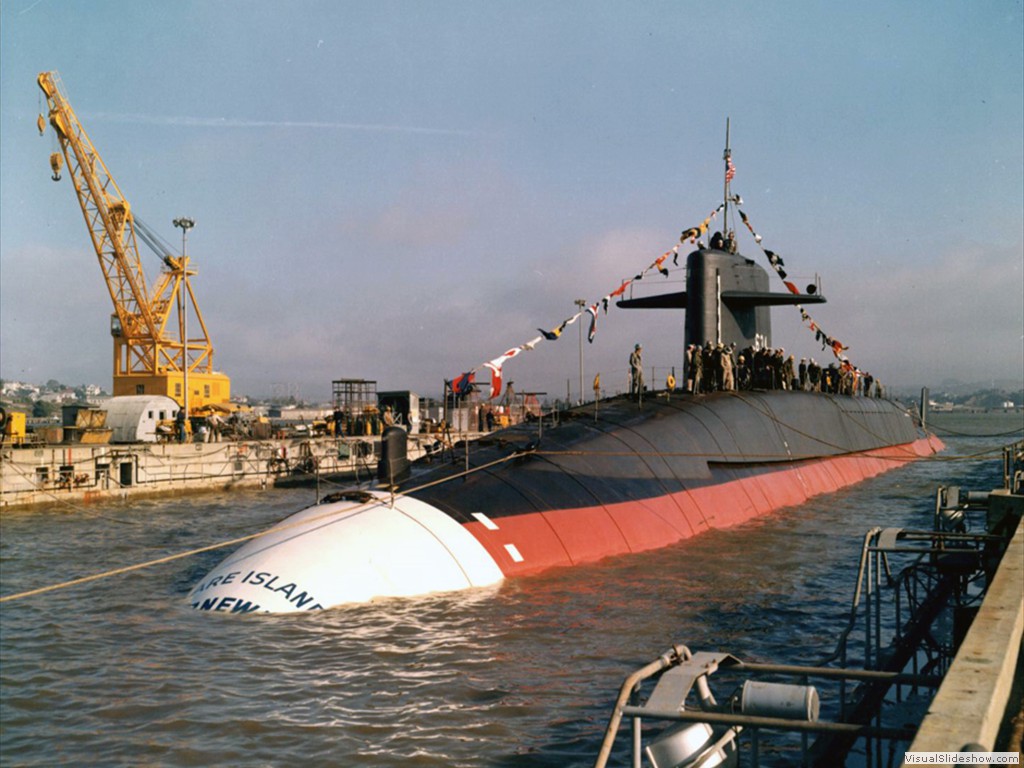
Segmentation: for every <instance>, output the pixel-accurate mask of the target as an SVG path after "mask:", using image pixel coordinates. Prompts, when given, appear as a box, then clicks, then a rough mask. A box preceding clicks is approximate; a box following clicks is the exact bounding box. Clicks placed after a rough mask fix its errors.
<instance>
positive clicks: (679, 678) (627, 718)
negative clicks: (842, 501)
mask: <svg viewBox="0 0 1024 768" xmlns="http://www.w3.org/2000/svg"><path fill="white" fill-rule="evenodd" d="M1003 481H1004V487H1003V488H998V489H995V490H991V491H966V490H964V489H961V488H958V487H955V486H948V487H939V489H938V490H937V493H936V503H935V517H934V528H933V529H932V530H908V529H900V528H873V529H871V530H870V531H868V533H867V534H866V535H865V538H864V544H863V548H862V552H861V557H860V567H859V574H858V577H857V583H856V586H855V590H854V599H853V604H852V607H851V610H850V615H849V623H848V625H847V626H846V627H845V628H844V629H843V630H842V632H841V633H840V636H839V642H838V644H837V646H836V650H835V651H834V652H833V653H832V654H831V655H829V656H828V657H826V658H825V659H822V660H821V661H819V662H817V663H815V664H812V665H804V666H795V665H791V664H776V663H764V662H754V663H752V662H747V661H744V660H742V659H740V658H738V657H736V656H733V655H732V654H731V653H729V652H728V651H722V650H711V651H704V650H695V651H691V650H690V649H689V648H687V647H686V646H685V645H674V646H673V647H672V648H670V649H669V650H668V651H667V652H665V653H663V654H662V655H661V656H659V657H658V658H657V659H654V660H653V661H651V662H650V663H648V664H646V665H645V666H643V667H641V668H639V669H637V670H636V671H634V672H633V673H632V674H630V675H629V676H628V677H627V678H626V679H625V681H624V683H623V685H622V687H621V689H620V691H619V694H618V698H617V700H616V704H615V707H614V709H613V711H612V713H611V718H610V721H609V724H608V728H607V729H606V731H605V735H604V740H603V742H602V744H601V747H600V751H599V752H598V756H597V759H596V761H595V763H594V765H595V768H605V766H607V765H610V764H611V763H610V762H609V761H610V760H611V758H612V753H613V749H614V746H615V743H616V741H617V737H618V735H619V732H620V730H622V729H627V728H628V729H629V730H631V736H632V739H631V745H630V746H631V753H632V762H631V764H632V765H634V766H640V765H641V764H642V763H643V762H644V757H646V760H647V762H648V763H649V764H651V765H654V766H662V765H665V766H668V765H671V766H683V765H685V766H687V768H699V767H700V766H713V765H735V764H736V763H737V760H742V764H743V765H748V766H758V765H761V755H762V754H765V755H772V754H774V755H776V756H777V755H778V754H782V753H785V752H788V753H790V756H791V758H792V760H791V764H793V765H802V766H815V767H816V768H826V767H827V768H831V767H832V766H836V765H845V764H846V760H847V757H848V756H851V757H852V758H853V759H854V760H855V762H854V763H853V764H856V765H862V764H863V765H866V766H869V768H870V767H872V766H891V765H900V764H902V765H903V766H910V765H919V764H922V763H931V764H940V763H941V764H947V765H952V764H963V765H967V764H970V765H989V764H990V763H989V762H987V760H988V759H989V758H985V757H983V756H982V755H978V754H976V753H989V754H990V755H992V758H991V759H992V760H994V761H996V762H992V763H991V764H992V765H995V764H1000V765H1009V764H1018V765H1019V764H1020V762H1021V740H1022V734H1024V654H1022V653H1021V650H1022V649H1021V646H1022V642H1024V519H1022V518H1024V442H1020V443H1017V444H1015V445H1013V446H1009V447H1007V448H1005V449H1004V452H1003ZM982 531H983V532H982ZM716 691H717V693H718V696H719V697H718V698H717V699H716V697H715V693H716ZM826 713H827V715H826ZM627 724H628V726H627ZM812 739H813V741H812ZM909 753H917V754H916V755H913V756H911V755H910V754H909ZM967 753H974V754H973V757H971V758H969V759H966V758H965V759H964V760H962V761H961V760H959V759H958V757H957V755H961V754H967ZM936 757H940V758H941V759H935V758H936Z"/></svg>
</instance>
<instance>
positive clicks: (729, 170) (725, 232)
mask: <svg viewBox="0 0 1024 768" xmlns="http://www.w3.org/2000/svg"><path fill="white" fill-rule="evenodd" d="M722 159H723V160H724V161H725V189H724V190H723V193H722V201H723V206H724V207H723V208H722V237H724V238H728V237H729V182H730V181H732V177H733V175H735V173H736V171H735V169H734V168H733V165H732V150H731V149H730V148H729V118H728V117H727V118H725V152H724V153H723V155H722Z"/></svg>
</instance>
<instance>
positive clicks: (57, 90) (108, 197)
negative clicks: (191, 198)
mask: <svg viewBox="0 0 1024 768" xmlns="http://www.w3.org/2000/svg"><path fill="white" fill-rule="evenodd" d="M37 82H38V83H39V87H40V88H41V89H42V91H43V93H44V94H46V101H47V104H48V106H49V111H50V112H49V122H50V125H51V126H53V130H54V132H55V133H56V135H57V141H58V143H59V145H60V149H61V152H63V157H64V159H65V160H66V161H67V168H68V171H69V172H70V174H71V181H72V182H73V184H74V186H75V192H76V194H77V195H78V202H79V205H80V206H81V208H82V215H83V216H84V217H85V224H86V227H87V228H88V230H89V236H90V237H91V238H92V245H93V248H94V250H95V251H96V256H97V257H98V258H99V262H100V268H101V269H102V270H103V277H104V278H105V279H106V281H107V288H108V289H109V291H110V298H111V299H112V300H113V302H114V313H113V314H112V315H111V318H110V333H111V336H113V339H114V395H141V394H147V395H148V394H158V395H167V396H169V397H173V398H174V399H175V400H177V401H178V403H179V404H181V405H182V406H184V407H186V408H187V409H188V410H189V411H192V410H193V409H196V408H199V407H201V406H204V405H207V404H211V403H227V402H228V401H229V400H230V397H231V381H230V379H229V378H228V377H227V376H225V375H224V374H223V373H218V372H216V371H214V370H213V345H212V344H211V343H210V335H209V333H208V332H207V330H206V323H205V322H203V315H202V313H201V312H200V311H199V305H198V304H197V303H196V297H195V294H194V293H193V292H192V285H191V282H190V280H189V278H190V277H192V276H193V275H195V271H194V270H193V269H191V268H189V258H188V256H187V255H185V252H184V251H185V248H184V242H183V248H182V254H181V255H180V256H178V255H175V254H172V253H171V252H170V250H169V249H166V248H163V249H161V250H162V253H160V254H159V255H160V256H161V257H162V259H163V262H164V268H163V269H162V271H161V273H160V276H159V278H158V279H157V281H156V284H155V285H154V287H153V288H152V290H150V289H148V288H147V283H146V276H145V274H144V273H143V270H142V262H141V260H140V259H139V249H138V245H137V242H136V227H138V229H139V234H140V237H141V239H143V240H144V241H145V242H146V243H149V244H152V245H153V246H154V247H158V244H157V242H156V239H155V235H153V234H152V233H149V232H148V230H147V229H146V227H145V225H143V224H142V222H141V221H136V219H135V216H134V215H133V214H132V210H131V207H130V206H129V205H128V201H127V200H126V199H125V197H124V195H122V194H121V190H120V189H119V188H118V186H117V183H116V182H115V181H114V178H113V177H112V176H111V175H110V172H109V171H108V170H107V167H106V165H105V164H104V163H103V160H102V158H101V157H100V155H99V153H98V152H97V151H96V148H95V147H94V146H93V144H92V141H90V139H89V137H88V135H87V134H86V132H85V129H84V128H82V125H81V123H79V122H78V118H77V117H76V116H75V113H74V111H73V110H72V109H71V105H70V104H69V103H68V100H67V98H66V97H65V95H64V89H63V88H62V87H61V83H60V78H59V77H58V75H57V73H56V72H42V73H40V75H39V77H38V78H37ZM45 128H46V122H45V121H44V120H43V117H42V115H40V116H39V132H40V133H43V131H44V130H45ZM61 165H62V160H61V154H60V153H58V152H54V153H53V154H52V155H51V156H50V167H51V168H52V170H53V180H54V181H58V180H59V179H60V178H61ZM175 225H176V226H181V227H182V229H183V238H182V239H183V241H184V235H185V232H187V227H190V226H191V225H192V222H191V221H189V220H187V219H179V220H176V221H175ZM189 305H191V308H192V314H193V315H194V316H195V318H196V319H197V320H198V331H196V330H195V326H194V325H193V328H192V329H189V328H188V325H189V324H188V315H189ZM172 314H176V321H177V322H176V323H171V324H170V325H171V328H173V327H174V326H175V325H176V326H177V336H176V337H175V336H174V335H172V334H171V332H170V329H169V328H168V325H169V323H170V321H171V319H172Z"/></svg>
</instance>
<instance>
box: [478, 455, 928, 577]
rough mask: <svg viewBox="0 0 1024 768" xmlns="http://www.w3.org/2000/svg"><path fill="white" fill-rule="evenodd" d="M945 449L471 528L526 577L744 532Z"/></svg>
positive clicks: (806, 468)
mask: <svg viewBox="0 0 1024 768" xmlns="http://www.w3.org/2000/svg"><path fill="white" fill-rule="evenodd" d="M942 447H943V445H942V442H941V441H940V440H938V438H935V437H927V438H922V439H920V440H917V441H915V442H913V443H908V444H906V445H897V446H890V447H886V448H879V449H876V450H872V451H868V452H865V453H860V454H848V455H844V456H835V457H829V458H822V459H815V460H810V461H803V462H794V463H792V464H788V465H785V468H782V469H778V470H775V471H771V472H761V473H760V474H752V473H751V472H752V471H751V470H748V469H742V468H740V469H726V468H721V469H720V471H725V472H726V473H727V474H728V475H730V476H731V479H730V480H727V481H726V482H723V483H718V484H716V485H710V486H703V487H700V488H695V489H692V490H687V491H683V492H680V493H675V494H669V495H666V496H661V497H658V498H653V499H644V500H642V501H634V502H626V503H620V504H608V505H599V506H592V507H583V508H579V509H559V510H550V511H547V512H537V513H532V514H526V515H515V516H512V517H502V518H497V519H496V520H495V524H496V525H497V526H498V527H497V529H495V530H492V529H491V528H489V527H486V526H484V525H483V524H482V523H479V522H473V523H468V524H466V526H465V527H466V529H467V530H469V532H470V533H472V534H473V536H474V537H476V539H477V540H479V541H480V543H481V544H483V546H484V547H485V548H486V549H487V551H488V552H489V553H490V554H491V556H492V557H493V558H494V560H495V562H496V563H497V564H498V567H499V568H501V570H502V572H503V573H504V574H505V576H524V575H527V574H531V573H538V572H540V571H543V570H546V569H548V568H553V567H556V566H564V565H576V564H578V563H586V562H593V561H596V560H600V559H601V558H604V557H608V556H611V555H618V554H624V553H627V552H643V551H645V550H649V549H656V548H658V547H664V546H667V545H669V544H672V543H674V542H677V541H680V540H682V539H687V538H690V537H692V536H695V535H697V534H699V533H701V532H703V531H706V530H709V529H712V528H728V527H730V526H733V525H738V524H740V523H743V522H746V521H747V520H750V519H752V518H754V517H759V516H761V515H765V514H768V513H770V512H773V511H775V510H777V509H781V508H782V507H788V506H794V505H797V504H802V503H803V502H805V501H807V499H809V498H811V497H812V496H817V495H819V494H822V493H830V492H833V491H835V490H837V489H839V488H842V487H845V486H847V485H852V484H853V483H857V482H860V481H861V480H865V479H867V478H869V477H874V476H875V475H878V474H881V473H882V472H885V471H887V470H890V469H893V468H895V467H897V466H900V465H901V464H903V463H905V462H907V461H913V460H915V459H917V458H920V457H924V456H929V455H931V454H933V453H935V452H936V451H938V450H941V449H942ZM509 545H511V546H509Z"/></svg>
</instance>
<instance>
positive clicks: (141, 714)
mask: <svg viewBox="0 0 1024 768" xmlns="http://www.w3.org/2000/svg"><path fill="white" fill-rule="evenodd" d="M1021 420H1022V417H1021V415H1020V414H1014V415H1001V414H979V415H974V416H944V417H935V418H934V419H933V426H934V427H935V428H936V429H938V430H939V433H940V435H942V436H943V439H944V440H945V442H946V443H947V446H948V448H947V451H946V452H945V454H944V455H943V456H941V457H940V459H939V460H937V461H924V462H918V463H916V464H913V465H910V466H907V467H905V468H903V469H899V470H896V471H893V472H890V473H887V474H885V475H883V476H881V477H878V478H875V479H873V480H869V481H866V482H864V483H861V484H859V485H857V486H855V487H853V488H850V489H847V490H845V491H842V492H840V493H837V494H834V495H831V496H828V497H822V498H819V499H816V500H813V501H812V502H810V503H807V504H804V505H802V506H800V507H796V508H792V509H788V510H783V511H781V512H779V513H776V514H774V515H772V516H770V517H767V518H763V519H760V520H756V521H753V522H751V523H749V524H747V525H744V526H741V527H738V528H734V529H731V530H727V531H717V532H712V533H710V534H707V535H704V536H701V537H699V538H697V539H695V540H691V541H687V542H683V543H680V544H678V545H676V546H672V547H668V548H665V549H662V550H659V551H656V552H652V553H647V554H644V555H642V556H624V557H619V558H615V559H612V560H608V561H605V562H602V563H599V564H596V565H591V566H585V567H578V568H573V569H561V570H557V571H553V572H550V573H548V574H542V575H540V576H537V577H532V578H526V579H519V580H516V581H512V582H508V583H506V584H504V585H501V586H500V587H497V588H494V589H491V590H484V591H476V592H467V593H459V594H452V595H442V596H434V597H429V598H426V599H419V600H393V601H386V602H382V603H378V604H374V605H368V606H358V607H352V608H341V609H334V610H329V611H323V612H317V613H313V614H302V615H287V616H247V617H240V616H231V615H220V614H210V613H199V612H195V611H193V610H191V609H190V608H188V606H187V605H186V601H185V596H186V594H187V592H188V590H189V588H190V587H191V586H192V585H193V584H194V583H195V582H196V581H197V580H198V579H199V578H200V577H201V576H202V575H203V574H205V573H206V571H208V570H209V569H210V568H211V567H212V566H213V565H215V564H216V563H217V562H218V561H219V560H220V559H221V558H222V557H223V556H224V552H212V553H206V554H202V555H197V556H194V557H191V558H188V559H183V560H176V561H173V562H170V563H165V564H162V565H159V566H154V567H152V568H149V569H146V570H143V571H137V572H133V573H129V574H125V575H121V576H114V577H111V578H108V579H104V580H101V581H95V582H91V583H87V584H83V585H80V586H77V587H72V588H69V589H65V590H61V591H57V592H51V593H47V594H43V595H39V596H37V597H32V598H27V599H24V600H19V601H14V602H7V603H3V604H0V723H2V725H0V762H2V764H3V765H5V766H8V765H10V766H14V765H18V766H22V765H23V766H44V765H45V766H49V765H81V764H102V765H108V766H135V765H160V766H195V765H246V766H281V765H299V764H301V765H303V766H319V765H323V766H394V765H403V766H407V765H411V766H519V765H530V766H534V765H536V766H552V767H553V766H559V767H562V766H584V765H591V764H592V763H593V759H594V757H595V756H596V753H597V750H598V747H599V745H600V740H601V736H602V734H603V731H604V728H605V726H606V724H607V718H608V716H609V714H610V708H611V704H612V702H613V701H614V698H615V695H616V693H617V691H618V688H619V686H620V685H621V683H622V680H623V678H624V677H625V676H626V675H627V674H629V673H630V672H631V671H633V670H634V669H635V668H636V667H638V666H640V665H642V664H644V663H646V662H647V661H649V660H651V659H652V658H654V657H655V656H656V655H658V654H660V653H662V652H664V651H665V650H667V649H668V648H669V647H670V646H671V645H672V644H673V643H683V644H686V645H687V646H689V647H690V648H691V649H693V650H725V651H729V652H731V653H733V654H734V655H737V656H739V657H741V658H743V659H744V660H748V661H758V660H760V661H775V662H789V663H809V662H813V661H815V660H816V659H818V658H820V657H822V656H824V655H826V654H827V653H829V652H830V651H831V650H832V648H833V647H834V643H835V636H836V634H837V632H838V631H839V629H840V628H841V627H842V625H843V623H844V621H845V616H846V611H847V608H848V605H849V601H850V596H851V590H852V587H853V579H854V577H855V574H856V557H857V554H858V553H859V551H860V543H861V540H862V538H863V534H864V532H865V531H866V529H867V528H869V527H871V526H873V525H885V526H904V527H927V526H929V525H930V520H931V514H932V509H933V503H934V502H933V499H934V492H935V487H936V485H938V484H946V483H961V484H963V485H965V486H968V487H970V488H973V489H985V490H987V489H989V488H992V487H996V486H998V485H1000V484H1001V474H1000V463H999V461H998V460H997V458H994V457H998V455H999V454H998V451H999V449H1000V448H1001V447H1002V446H1003V445H1005V444H1008V443H1010V442H1012V440H1013V439H1014V436H1013V435H1012V434H1006V433H1009V432H1010V431H1011V430H1013V429H1018V430H1019V429H1020V428H1021V426H1022V423H1021ZM943 430H951V431H952V432H953V433H956V434H949V433H947V432H945V431H943ZM960 433H973V434H975V435H977V434H979V433H980V434H984V435H993V434H1001V435H1002V436H1000V437H971V436H964V435H963V434H960ZM1018 437H1019V434H1018ZM993 451H994V453H993ZM965 456H969V457H975V458H958V457H965ZM310 500H311V492H310V491H308V490H301V489H300V490H290V491H274V492H240V493H231V494H218V495H204V496H196V497H191V498H185V499H183V498H176V499H169V500H159V501H141V502H140V501H136V502H132V503H131V504H110V505H105V506H94V507H89V508H85V509H84V510H83V509H81V508H76V509H70V508H69V507H66V506H63V505H54V506H49V507H43V508H37V509H33V510H30V511H16V512H9V513H5V514H4V516H3V518H2V520H0V534H2V535H0V581H2V592H3V594H5V595H6V594H12V593H15V592H20V591H22V590H27V589H31V588H34V587H39V586H43V585H46V584H50V583H54V582H59V581H64V580H67V579H71V578H74V577H77V576H83V575H89V574H92V573H97V572H101V571H105V570H108V569H111V568H115V567H118V566H123V565H128V564H132V563H136V562H141V561H145V560H150V559H155V558H158V557H161V556H164V555H170V554H174V553H178V552H183V551H187V550H191V549H193V548H197V547H201V546H204V545H207V544H211V543H214V542H216V541H219V540H223V539H229V538H231V537H232V536H237V535H241V534H243V533H246V532H249V531H252V530H259V529H262V528H263V527H265V526H267V525H269V524H270V523H273V522H275V521H277V520H278V519H280V518H281V517H283V516H285V515H286V514H288V513H290V512H291V511H293V510H295V509H297V508H300V507H301V506H304V505H305V504H307V503H308V502H309V501H310ZM616 754H617V755H618V756H619V757H620V758H621V756H622V754H623V753H622V752H621V750H619V751H618V752H617V753H616ZM619 762H620V764H621V763H622V761H621V759H620V761H619Z"/></svg>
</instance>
